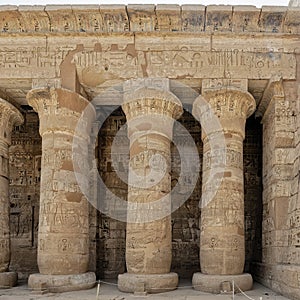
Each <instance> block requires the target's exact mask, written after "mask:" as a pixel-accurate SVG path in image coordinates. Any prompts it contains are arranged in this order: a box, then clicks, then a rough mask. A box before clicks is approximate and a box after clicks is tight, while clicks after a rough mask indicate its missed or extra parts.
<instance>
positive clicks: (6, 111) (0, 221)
mask: <svg viewBox="0 0 300 300" xmlns="http://www.w3.org/2000/svg"><path fill="white" fill-rule="evenodd" d="M23 121H24V119H23V116H22V114H21V113H20V112H19V111H18V110H17V109H16V108H15V107H14V106H13V105H11V104H10V103H9V102H7V101H5V100H3V99H1V98H0V160H1V169H0V247H1V252H0V287H2V288H3V287H4V288H7V287H12V286H14V285H16V283H17V274H16V273H14V272H8V271H9V264H10V256H11V247H10V228H9V225H10V223H9V215H10V214H9V193H8V188H9V181H8V147H9V146H10V144H11V132H12V129H13V126H17V125H21V124H22V123H23Z"/></svg>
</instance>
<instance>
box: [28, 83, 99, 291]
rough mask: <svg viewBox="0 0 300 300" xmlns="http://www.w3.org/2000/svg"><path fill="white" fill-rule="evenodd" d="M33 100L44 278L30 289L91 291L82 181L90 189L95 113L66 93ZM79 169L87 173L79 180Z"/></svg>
mask: <svg viewBox="0 0 300 300" xmlns="http://www.w3.org/2000/svg"><path fill="white" fill-rule="evenodd" d="M27 100H28V104H29V105H31V106H32V107H33V108H34V110H35V111H36V112H37V113H38V115H39V120H40V130H39V131H40V135H41V136H42V165H41V194H40V215H39V233H38V267H39V271H40V274H32V275H31V276H30V277H29V282H28V284H29V287H31V288H41V287H43V288H45V289H47V290H49V291H53V292H61V291H71V290H79V289H86V288H91V287H93V286H94V283H95V279H96V278H95V274H94V273H92V272H87V271H88V264H89V207H88V201H87V199H86V197H85V195H84V194H83V193H82V191H81V189H80V187H79V185H78V182H77V178H79V177H80V178H81V179H80V180H82V182H85V184H86V185H88V177H87V175H88V170H89V166H88V164H87V163H86V162H87V155H88V143H89V138H90V130H91V122H92V121H93V119H94V117H95V111H94V108H93V107H92V105H91V104H90V103H89V102H88V101H87V100H86V99H85V98H83V97H82V96H80V95H79V94H76V93H74V92H71V91H69V90H65V89H54V88H51V89H34V90H31V91H30V92H29V93H28V95H27ZM78 124H79V126H78V127H77V129H79V130H77V129H76V126H77V125H78ZM78 165H80V170H81V172H82V173H81V174H77V177H76V176H75V171H74V168H75V170H76V172H77V173H78V172H79V171H78V167H77V166H78Z"/></svg>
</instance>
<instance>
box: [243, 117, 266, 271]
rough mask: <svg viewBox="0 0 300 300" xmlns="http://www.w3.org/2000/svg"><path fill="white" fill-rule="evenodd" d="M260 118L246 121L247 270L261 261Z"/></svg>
mask: <svg viewBox="0 0 300 300" xmlns="http://www.w3.org/2000/svg"><path fill="white" fill-rule="evenodd" d="M261 129H262V128H261V124H260V119H255V118H254V117H251V118H250V119H248V120H247V123H246V137H245V141H244V190H245V197H244V199H245V243H246V247H245V250H246V263H245V271H246V272H249V271H250V264H251V262H252V261H261V235H262V130H261Z"/></svg>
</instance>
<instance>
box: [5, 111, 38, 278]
mask: <svg viewBox="0 0 300 300" xmlns="http://www.w3.org/2000/svg"><path fill="white" fill-rule="evenodd" d="M24 116H25V122H24V124H23V125H21V126H18V127H16V128H15V130H14V131H13V133H12V145H11V147H10V149H9V171H10V172H9V176H10V189H9V196H10V232H11V248H12V251H11V253H12V256H11V269H12V270H15V271H17V272H18V273H19V278H21V279H22V278H26V277H27V276H28V275H29V274H31V273H35V272H37V233H38V223H39V197H40V174H41V151H42V149H41V137H40V135H39V131H38V128H39V123H38V116H37V114H35V113H26V114H24Z"/></svg>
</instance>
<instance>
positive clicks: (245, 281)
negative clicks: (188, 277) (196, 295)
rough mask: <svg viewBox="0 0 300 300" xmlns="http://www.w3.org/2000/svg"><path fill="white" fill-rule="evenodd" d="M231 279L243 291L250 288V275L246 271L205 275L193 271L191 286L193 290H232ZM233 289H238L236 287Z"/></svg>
mask: <svg viewBox="0 0 300 300" xmlns="http://www.w3.org/2000/svg"><path fill="white" fill-rule="evenodd" d="M232 281H234V283H235V284H236V285H237V286H238V287H239V288H240V289H241V290H242V291H243V292H244V291H249V290H251V289H252V285H253V280H252V276H251V275H250V274H248V273H244V274H241V275H207V274H202V273H195V274H194V275H193V287H194V289H195V290H198V291H202V292H207V293H212V294H220V293H226V292H232ZM235 290H236V291H238V289H237V287H235Z"/></svg>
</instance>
